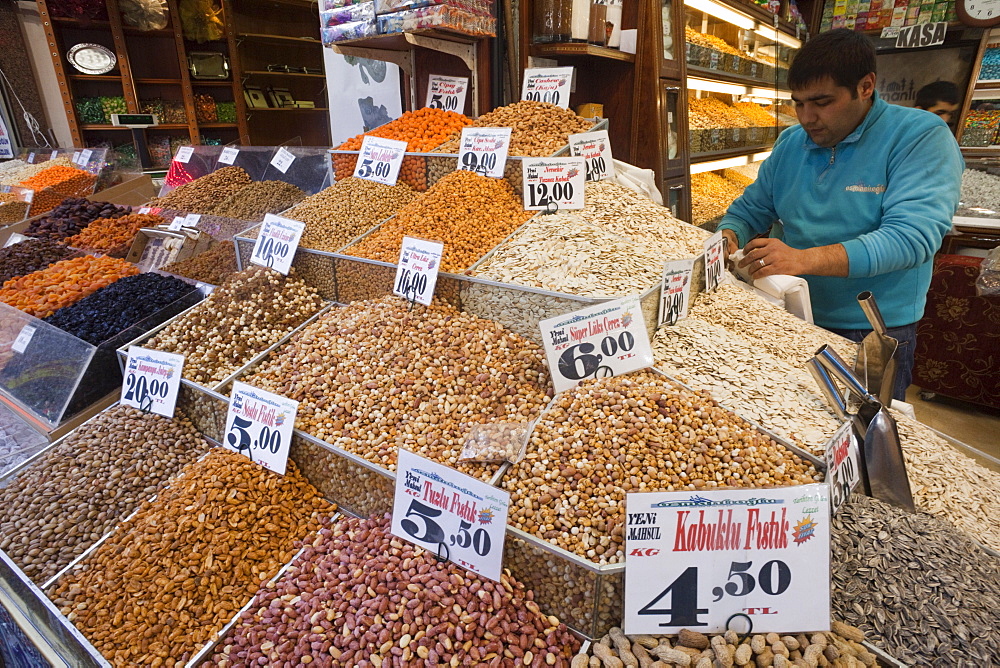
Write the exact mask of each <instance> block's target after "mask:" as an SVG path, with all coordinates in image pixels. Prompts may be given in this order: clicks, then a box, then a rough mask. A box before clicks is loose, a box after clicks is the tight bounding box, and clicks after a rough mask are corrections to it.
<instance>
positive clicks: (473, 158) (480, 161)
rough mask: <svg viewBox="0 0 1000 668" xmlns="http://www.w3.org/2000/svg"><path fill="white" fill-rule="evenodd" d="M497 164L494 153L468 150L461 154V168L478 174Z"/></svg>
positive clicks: (489, 169) (488, 170)
mask: <svg viewBox="0 0 1000 668" xmlns="http://www.w3.org/2000/svg"><path fill="white" fill-rule="evenodd" d="M496 166H497V154H496V153H482V154H479V155H478V156H477V154H476V153H473V152H472V151H468V152H466V153H463V154H462V169H463V170H466V171H470V172H477V173H479V174H486V173H488V172H490V171H492V170H493V168H494V167H496Z"/></svg>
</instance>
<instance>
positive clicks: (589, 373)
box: [559, 332, 635, 380]
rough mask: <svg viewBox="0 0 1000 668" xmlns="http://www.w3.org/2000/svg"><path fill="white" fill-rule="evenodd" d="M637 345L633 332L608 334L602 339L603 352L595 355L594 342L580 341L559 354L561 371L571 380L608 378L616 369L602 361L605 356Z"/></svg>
mask: <svg viewBox="0 0 1000 668" xmlns="http://www.w3.org/2000/svg"><path fill="white" fill-rule="evenodd" d="M634 347H635V337H634V336H632V332H622V333H621V334H619V335H618V337H617V338H615V337H613V336H606V337H604V340H603V341H601V352H602V353H604V355H595V354H593V353H594V350H595V346H594V344H593V343H579V344H577V345H575V346H571V347H569V348H567V349H566V350H565V351H564V352H563V354H562V355H560V356H559V372H560V373H561V374H562V375H563V376H565V377H566V378H569V379H570V380H583V379H584V378H608V377H610V376H613V375H615V373H614V370H613V369H612V368H611V367H610V366H607V365H602V364H601V362H602V361H603V360H604V358H605V356H607V357H614V356H615V355H617V354H618V353H619V351H621V352H626V353H627V352H629V351H631V350H632V348H634Z"/></svg>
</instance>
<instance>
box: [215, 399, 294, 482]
mask: <svg viewBox="0 0 1000 668" xmlns="http://www.w3.org/2000/svg"><path fill="white" fill-rule="evenodd" d="M298 410H299V402H297V401H292V400H291V399H289V398H287V397H283V396H281V395H278V394H272V393H271V392H266V391H264V390H261V389H258V388H256V387H252V386H250V385H247V384H246V383H241V382H239V381H234V382H233V394H232V396H230V397H229V412H228V413H227V414H226V430H225V432H224V433H225V435H226V437H225V439H224V442H223V445H224V446H225V447H227V448H229V449H230V450H234V451H236V452H238V453H240V454H244V455H246V456H247V457H249V458H250V459H251V460H252V461H255V462H257V463H258V464H260V465H261V466H263V467H264V468H266V469H268V470H269V471H274V472H275V473H280V474H281V475H285V465H286V464H287V463H288V450H289V448H290V447H291V445H292V428H293V427H294V426H295V414H296V413H297V412H298Z"/></svg>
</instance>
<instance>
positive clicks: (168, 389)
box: [121, 346, 184, 418]
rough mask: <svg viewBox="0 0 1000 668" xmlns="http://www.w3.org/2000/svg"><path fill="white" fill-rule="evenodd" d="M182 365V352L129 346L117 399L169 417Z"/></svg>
mask: <svg viewBox="0 0 1000 668" xmlns="http://www.w3.org/2000/svg"><path fill="white" fill-rule="evenodd" d="M183 368H184V356H183V355H174V354H172V353H164V352H160V351H159V350H148V349H146V348H140V347H139V346H130V347H129V349H128V360H127V361H126V362H125V382H124V383H123V384H122V395H121V403H123V404H124V405H126V406H132V407H133V408H138V409H140V410H144V411H150V412H153V413H156V414H157V415H162V416H163V417H168V418H172V417H173V416H174V409H175V407H176V406H177V392H178V391H179V390H180V387H181V370H182V369H183Z"/></svg>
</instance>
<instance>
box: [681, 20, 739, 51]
mask: <svg viewBox="0 0 1000 668" xmlns="http://www.w3.org/2000/svg"><path fill="white" fill-rule="evenodd" d="M684 41H686V42H689V43H691V44H694V45H696V46H703V47H705V48H708V49H714V50H716V51H719V52H720V53H728V54H730V55H733V56H742V55H745V54H744V53H743V52H742V51H738V50H736V49H735V48H734V47H732V46H730V45H729V43H728V42H726V40H724V39H722V38H721V37H716V36H715V35H707V34H705V33H702V32H698V31H697V30H695V29H694V28H692V27H691V26H684Z"/></svg>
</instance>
